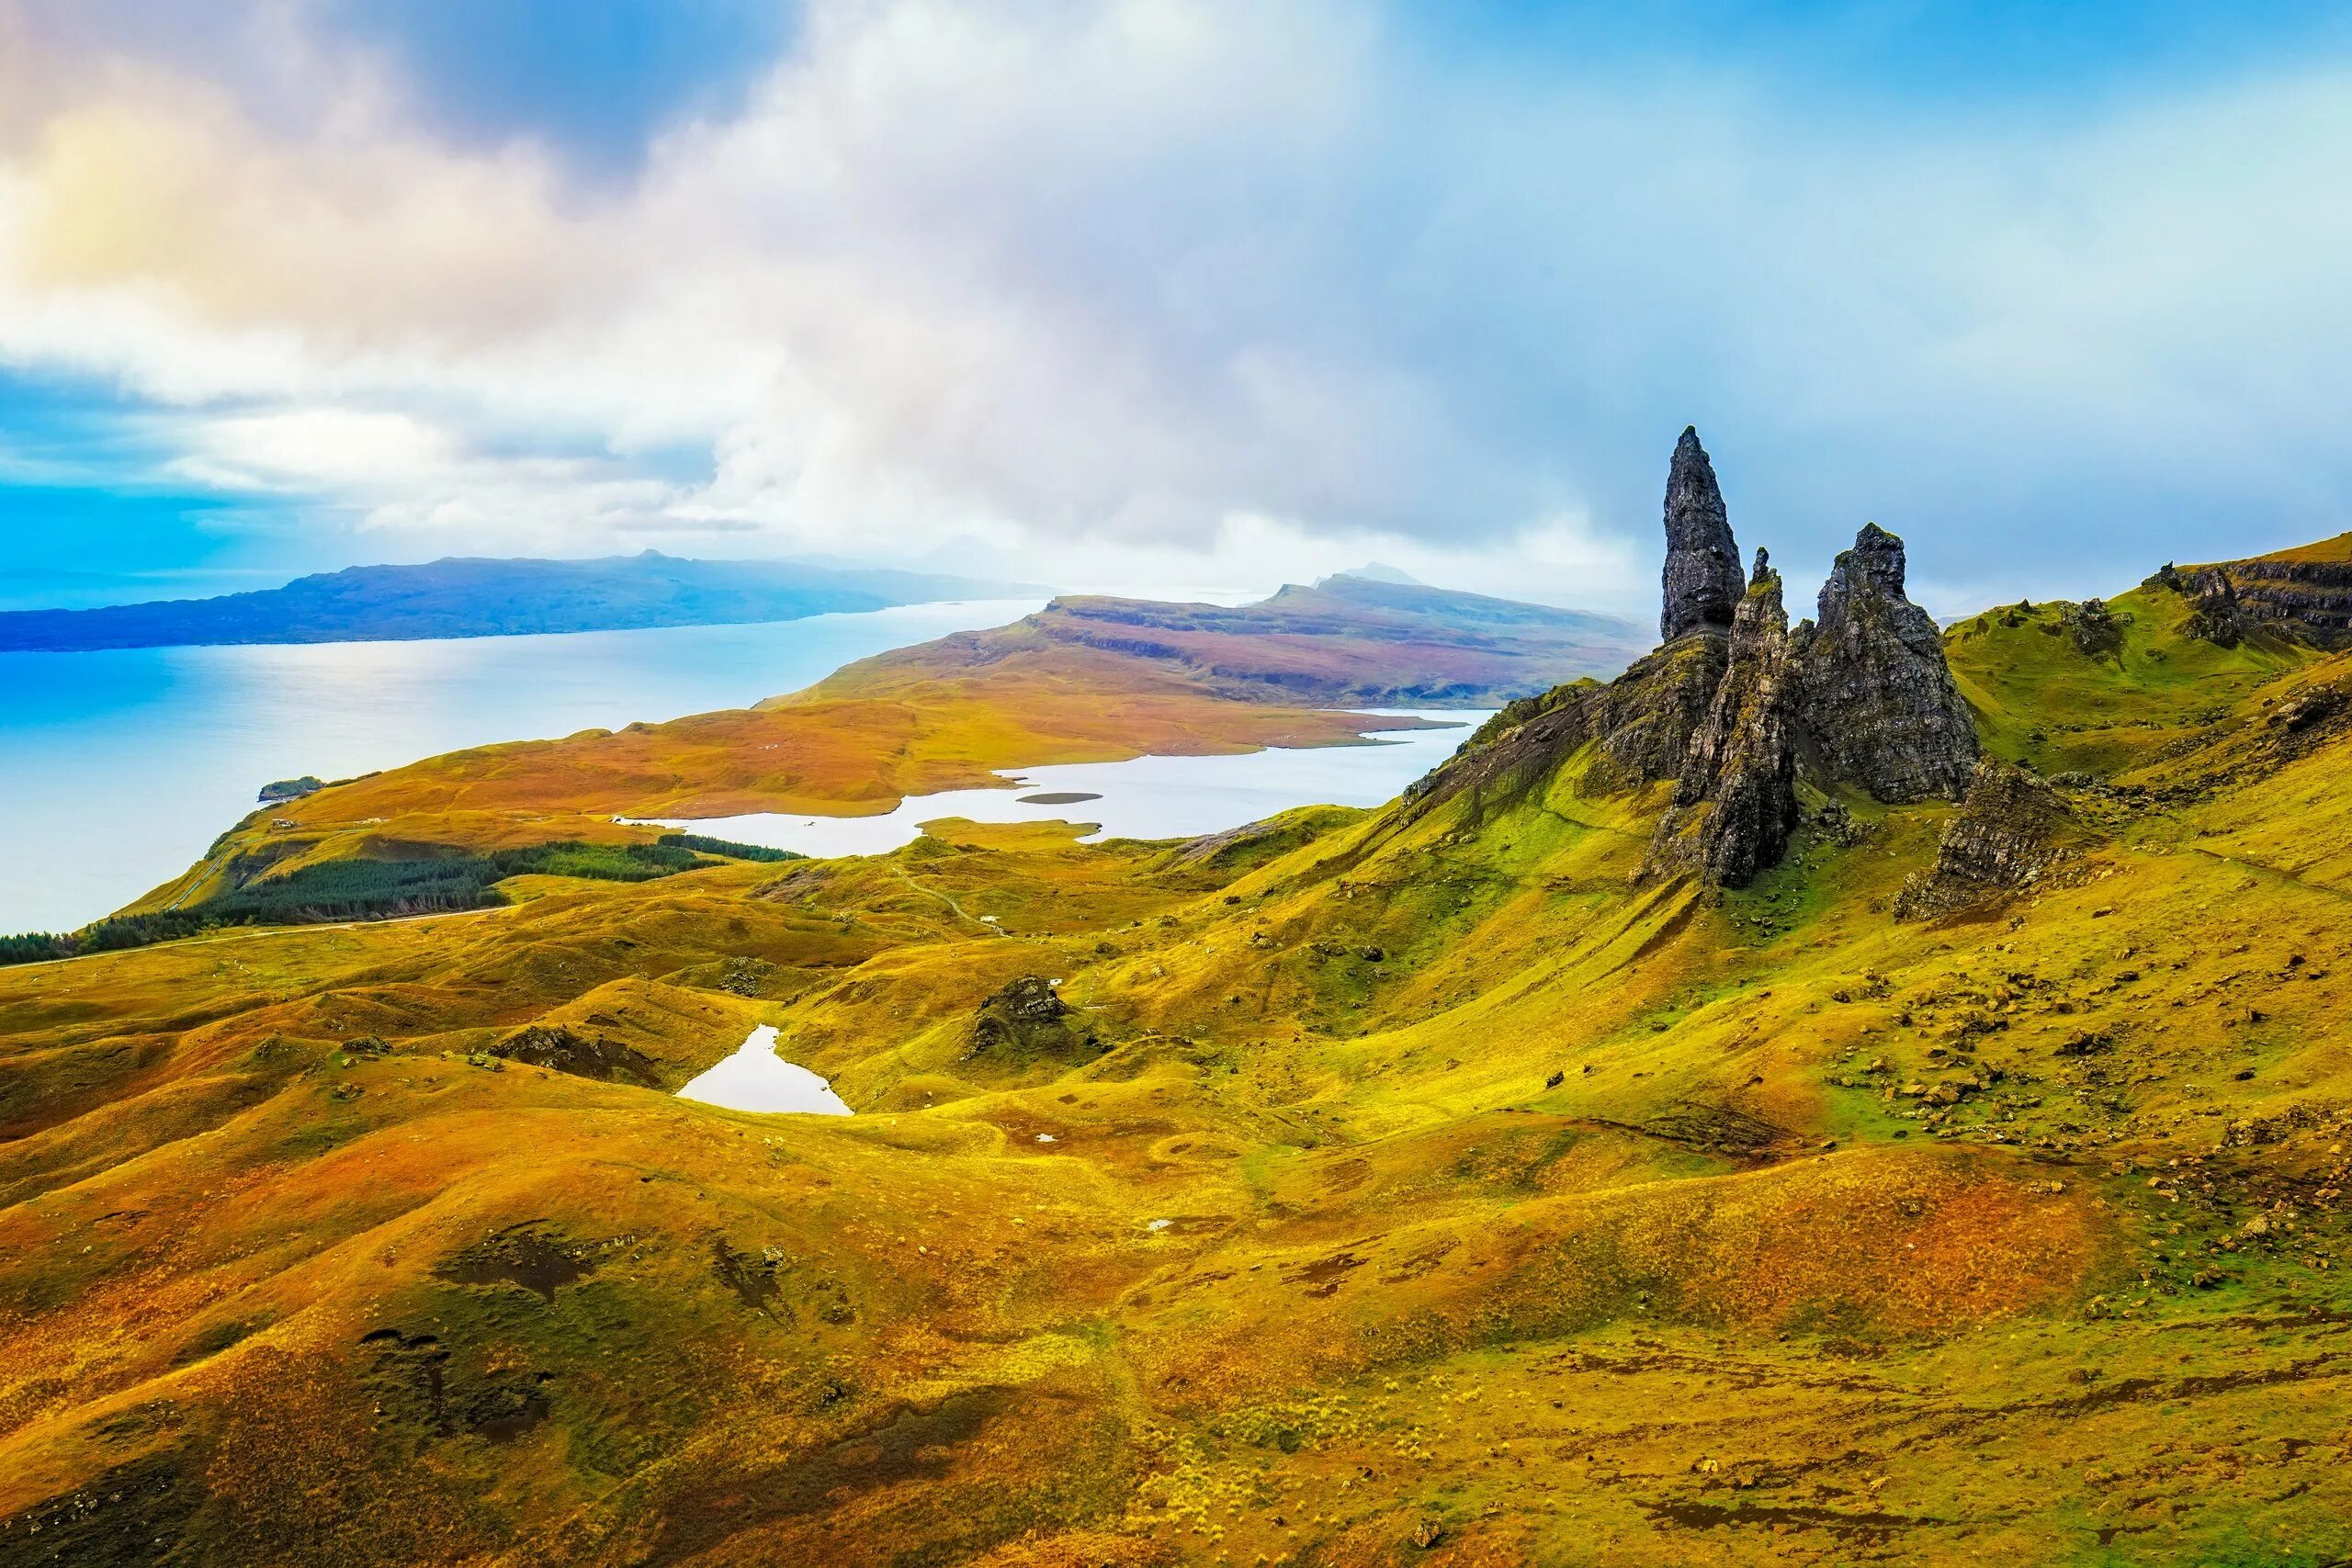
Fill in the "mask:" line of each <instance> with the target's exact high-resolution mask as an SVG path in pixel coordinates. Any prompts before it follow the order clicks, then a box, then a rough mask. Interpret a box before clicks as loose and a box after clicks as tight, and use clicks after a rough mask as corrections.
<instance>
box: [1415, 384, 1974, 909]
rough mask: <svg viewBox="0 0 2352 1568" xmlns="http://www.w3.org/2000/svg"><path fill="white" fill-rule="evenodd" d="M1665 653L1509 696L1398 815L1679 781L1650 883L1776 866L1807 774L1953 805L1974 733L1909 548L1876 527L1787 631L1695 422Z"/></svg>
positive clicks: (1677, 473) (1674, 484) (1682, 484)
mask: <svg viewBox="0 0 2352 1568" xmlns="http://www.w3.org/2000/svg"><path fill="white" fill-rule="evenodd" d="M1666 547H1667V553H1666V573H1665V582H1664V587H1665V610H1664V613H1663V614H1662V615H1661V616H1660V618H1659V622H1658V626H1659V630H1660V631H1661V632H1662V633H1663V634H1664V636H1665V638H1666V640H1665V642H1664V644H1663V645H1662V646H1661V647H1659V648H1657V649H1655V650H1653V651H1652V652H1651V653H1649V654H1648V655H1646V656H1645V657H1644V658H1642V659H1640V660H1636V661H1635V662H1634V665H1633V667H1632V668H1631V669H1629V670H1627V671H1625V673H1624V674H1623V675H1621V676H1619V677H1618V678H1617V679H1616V680H1615V681H1612V682H1608V683H1607V684H1605V685H1604V684H1602V683H1600V682H1594V681H1579V682H1573V683H1571V684H1568V685H1565V686H1558V687H1555V688H1554V689H1553V690H1551V691H1550V692H1547V693H1545V694H1544V695H1543V696H1542V697H1538V698H1530V699H1527V700H1524V701H1521V702H1518V703H1513V704H1512V705H1510V707H1508V708H1506V709H1505V710H1503V712H1501V713H1499V714H1498V715H1497V716H1495V718H1494V719H1492V720H1490V721H1489V722H1488V723H1487V725H1486V726H1485V727H1484V728H1481V729H1480V730H1479V732H1478V733H1477V734H1476V736H1474V737H1473V738H1472V739H1471V740H1470V741H1469V743H1468V744H1466V745H1464V747H1463V749H1462V750H1461V751H1460V752H1459V753H1457V754H1456V755H1455V756H1454V757H1453V759H1452V760H1450V761H1447V762H1446V763H1445V764H1444V765H1443V766H1442V767H1440V768H1439V769H1437V770H1436V771H1434V772H1433V773H1430V775H1429V776H1428V777H1426V778H1424V779H1422V780H1421V781H1420V782H1419V783H1418V784H1415V785H1414V786H1413V787H1412V788H1411V789H1409V790H1408V791H1407V792H1406V795H1405V817H1406V819H1408V820H1409V819H1412V818H1418V817H1419V816H1422V815H1425V814H1426V813H1428V812H1429V811H1430V810H1432V809H1434V808H1435V807H1437V806H1439V805H1440V804H1442V802H1445V801H1448V800H1452V799H1454V798H1457V797H1462V796H1467V797H1469V798H1470V799H1471V800H1473V801H1474V802H1475V803H1476V805H1475V807H1474V808H1473V815H1474V816H1482V815H1483V814H1484V813H1485V812H1487V811H1490V810H1495V809H1499V808H1501V807H1507V806H1509V805H1510V803H1511V802H1513V801H1515V800H1517V799H1519V798H1521V797H1522V796H1524V795H1528V794H1529V793H1531V792H1532V791H1534V790H1537V789H1539V788H1545V787H1550V786H1551V785H1552V784H1553V781H1555V779H1560V778H1561V777H1562V776H1563V772H1562V771H1563V769H1564V768H1566V767H1567V766H1568V764H1569V762H1570V760H1571V759H1575V758H1582V759H1583V761H1582V766H1581V771H1580V772H1579V773H1574V774H1571V775H1567V777H1568V782H1570V783H1571V784H1573V785H1574V787H1576V788H1577V789H1578V790H1580V791H1581V792H1583V793H1585V794H1588V795H1611V794H1620V793H1625V792H1630V791H1634V790H1639V789H1643V788H1645V787H1647V786H1649V785H1652V784H1660V783H1663V782H1666V781H1668V780H1672V781H1674V782H1675V785H1676V788H1675V795H1674V799H1673V802H1672V804H1671V805H1670V806H1669V807H1668V811H1667V814H1666V816H1665V818H1663V819H1662V820H1661V821H1660V822H1659V823H1658V825H1657V830H1656V832H1655V833H1654V835H1653V836H1652V840H1651V844H1650V853H1649V856H1648V859H1647V861H1646V862H1645V874H1650V875H1665V874H1676V873H1679V872H1691V873H1695V874H1700V875H1702V876H1704V877H1705V878H1706V879H1707V880H1709V881H1711V882H1713V883H1716V884H1718V885H1720V886H1741V885H1743V884H1745V883H1747V882H1748V881H1749V880H1751V879H1752V878H1753V877H1754V876H1755V874H1757V873H1758V871H1760V870H1762V869H1764V868H1765V867H1767V866H1770V865H1771V864H1773V863H1776V862H1777V861H1779V859H1780V858H1781V854H1782V852H1784V851H1785V850H1786V848H1787V845H1788V840H1789V835H1790V833H1791V832H1792V830H1793V829H1794V828H1795V826H1796V823H1797V821H1798V817H1799V811H1798V804H1797V798H1796V776H1797V771H1798V768H1799V765H1800V762H1801V761H1802V763H1803V765H1804V768H1805V770H1806V773H1807V776H1808V777H1809V778H1810V779H1811V780H1812V781H1813V782H1814V783H1816V784H1820V785H1821V786H1822V787H1823V789H1824V790H1825V791H1826V790H1829V789H1833V788H1835V787H1836V786H1838V785H1839V784H1853V785H1857V786H1859V787H1860V788H1863V789H1867V790H1869V791H1870V792H1871V794H1872V795H1875V796H1877V797H1878V798H1879V799H1880V800H1883V801H1886V802H1888V803H1890V804H1895V803H1903V802H1915V801H1921V800H1929V799H1939V798H1940V799H1958V798H1960V797H1961V795H1963V794H1964V793H1965V792H1966V791H1967V789H1968V786H1969V780H1970V777H1971V775H1972V773H1973V769H1974V768H1975V765H1976V759H1977V741H1976V728H1975V723H1974V720H1973V717H1972V716H1971V715H1970V713H1969V710H1968V705H1967V704H1966V703H1965V702H1963V701H1962V698H1961V695H1960V690H1959V688H1958V686H1957V685H1956V684H1955V683H1954V682H1953V680H1952V676H1951V669H1950V668H1949V667H1948V666H1947V665H1946V663H1945V661H1944V649H1943V636H1942V633H1941V632H1940V631H1939V630H1938V628H1937V626H1936V623H1935V621H1934V620H1933V618H1932V617H1930V616H1929V615H1928V613H1927V612H1926V611H1925V610H1922V609H1921V608H1920V607H1919V606H1918V605H1917V604H1913V603H1912V602H1911V601H1910V600H1909V599H1908V598H1907V597H1905V592H1904V575H1905V562H1904V550H1903V541H1902V540H1901V539H1898V538H1896V537H1895V536H1894V535H1892V534H1890V533H1888V532H1887V531H1886V530H1885V529H1883V528H1881V527H1879V526H1878V525H1876V524H1874V523H1873V524H1871V525H1868V526H1866V527H1864V528H1863V529H1862V531H1861V533H1860V536H1858V537H1857V538H1856V539H1855V541H1854V547H1853V548H1852V549H1849V550H1848V551H1846V552H1845V553H1844V554H1842V555H1840V556H1839V557H1838V562H1837V568H1836V570H1834V571H1832V572H1831V573H1830V577H1829V581H1828V582H1827V584H1826V585H1825V586H1824V587H1823V589H1822V591H1821V598H1820V620H1819V624H1818V625H1815V623H1813V622H1807V623H1805V625H1804V626H1801V627H1799V628H1798V630H1797V631H1796V633H1795V634H1793V635H1792V633H1791V632H1790V630H1789V626H1788V615H1787V613H1786V611H1785V609H1784V608H1783V607H1782V604H1781V578H1780V575H1779V574H1778V573H1777V572H1774V571H1773V570H1771V567H1770V563H1769V561H1768V560H1767V559H1766V558H1765V554H1764V552H1763V551H1761V550H1758V552H1757V553H1756V570H1755V576H1754V580H1753V581H1750V580H1749V578H1748V576H1747V574H1746V573H1743V572H1742V571H1741V570H1740V569H1739V565H1738V560H1737V557H1736V553H1735V552H1736V549H1737V546H1736V543H1735V541H1734V540H1733V537H1732V532H1731V525H1730V522H1729V520H1728V518H1727V517H1726V515H1725V513H1724V502H1723V495H1722V492H1721V491H1719V490H1718V489H1717V488H1716V484H1715V474H1714V468H1713V465H1712V464H1711V463H1710V462H1709V461H1708V459H1707V454H1706V451H1705V449H1704V448H1703V447H1702V446H1700V445H1699V436H1698V432H1697V431H1695V430H1686V431H1684V432H1683V433H1682V439H1681V440H1680V441H1679V443H1677V445H1676V446H1675V448H1674V459H1673V463H1672V465H1671V468H1670V469H1669V472H1668V479H1667V487H1666Z"/></svg>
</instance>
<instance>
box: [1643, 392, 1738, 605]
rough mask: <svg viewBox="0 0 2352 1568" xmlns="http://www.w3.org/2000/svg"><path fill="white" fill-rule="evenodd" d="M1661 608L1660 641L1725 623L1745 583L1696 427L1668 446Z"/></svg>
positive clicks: (1721, 496)
mask: <svg viewBox="0 0 2352 1568" xmlns="http://www.w3.org/2000/svg"><path fill="white" fill-rule="evenodd" d="M1665 589H1666V608H1665V610H1664V611H1663V612H1662V613H1661V614H1660V615H1659V616H1658V624H1657V635H1658V638H1659V640H1661V641H1663V642H1672V641H1673V640H1674V639H1675V638H1677V637H1682V636H1685V635H1687V634H1688V633H1691V632H1693V631H1698V630H1701V629H1702V628H1705V627H1708V626H1713V627H1717V628H1722V627H1726V626H1730V625H1731V622H1732V615H1733V613H1734V611H1736V609H1737V608H1738V605H1739V598H1740V595H1741V594H1742V593H1744V592H1747V579H1745V578H1743V577H1742V576H1740V573H1739V546H1738V544H1737V543H1736V542H1735V541H1734V540H1733V538H1732V536H1731V520H1730V518H1729V515H1728V514H1727V513H1725V512H1724V492H1723V491H1722V490H1721V488H1719V487H1718V486H1717V485H1716V483H1715V466H1714V464H1713V463H1712V462H1710V461H1709V460H1708V457H1707V449H1706V448H1705V447H1704V446H1700V445H1699V432H1698V430H1697V429H1696V427H1686V428H1685V429H1684V430H1683V432H1682V439H1680V440H1679V441H1677V442H1676V443H1675V444H1674V460H1673V462H1672V463H1671V464H1669V465H1668V468H1667V473H1666V576H1665Z"/></svg>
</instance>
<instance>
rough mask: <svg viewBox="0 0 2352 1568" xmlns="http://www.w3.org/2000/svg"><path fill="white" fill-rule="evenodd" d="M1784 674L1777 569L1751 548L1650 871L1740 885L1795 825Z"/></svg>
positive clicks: (1767, 861) (1785, 623)
mask: <svg viewBox="0 0 2352 1568" xmlns="http://www.w3.org/2000/svg"><path fill="white" fill-rule="evenodd" d="M1790 674H1791V671H1790V660H1789V616H1788V612H1787V610H1786V609H1784V608H1783V607H1782V605H1781V575H1780V573H1778V572H1776V571H1774V570H1772V569H1771V566H1770V563H1769V561H1768V560H1767V559H1766V557H1765V554H1764V552H1763V551H1762V550H1758V551H1757V552H1756V570H1755V572H1754V574H1753V575H1752V576H1751V577H1750V579H1749V581H1748V584H1747V592H1745V593H1744V594H1743V595H1742V596H1741V599H1740V604H1739V609H1738V611H1737V613H1736V615H1735V617H1734V619H1733V622H1732V630H1731V642H1730V648H1729V650H1728V657H1727V660H1726V663H1725V668H1724V676H1723V680H1722V682H1721V683H1720V684H1718V685H1717V686H1716V688H1715V694H1714V700H1713V703H1712V704H1711V705H1710V706H1709V708H1708V711H1707V721H1706V723H1705V725H1704V726H1702V728H1700V730H1699V732H1698V734H1697V735H1695V736H1693V737H1692V738H1691V746H1690V750H1689V751H1688V753H1687V754H1686V756H1685V757H1684V759H1683V765H1682V772H1681V775H1680V778H1679V781H1678V782H1677V784H1676V786H1675V792H1674V804H1673V806H1672V807H1669V808H1668V811H1667V813H1666V815H1665V816H1664V817H1662V818H1659V820H1658V825H1657V831H1656V833H1655V834H1653V836H1652V837H1651V840H1650V853H1649V862H1648V866H1647V871H1648V873H1649V874H1660V873H1668V872H1672V871H1676V870H1688V871H1694V872H1697V873H1698V874H1701V875H1702V876H1704V877H1705V878H1706V879H1707V880H1708V881H1709V882H1712V883H1713V884H1715V885H1716V886H1721V887H1744V886H1747V884H1748V883H1750V882H1752V881H1754V880H1755V877H1756V874H1757V873H1758V872H1759V871H1761V870H1763V869H1765V868H1766V867H1768V866H1771V865H1775V864H1777V863H1779V862H1780V859H1781V853H1782V852H1784V851H1786V850H1787V848H1788V844H1789V834H1790V833H1791V832H1792V831H1793V830H1794V829H1795V828H1796V825H1797V797H1796V748H1795V745H1794V741H1793V737H1792V731H1791V720H1792V697H1793V696H1794V694H1795V692H1794V687H1793V684H1792V681H1791V679H1790Z"/></svg>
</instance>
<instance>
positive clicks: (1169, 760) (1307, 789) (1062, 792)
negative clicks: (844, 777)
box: [660, 708, 1487, 859]
mask: <svg viewBox="0 0 2352 1568" xmlns="http://www.w3.org/2000/svg"><path fill="white" fill-rule="evenodd" d="M1382 718H1403V719H1422V720H1435V721H1437V722H1438V723H1440V724H1442V725H1443V726H1444V727H1445V728H1435V729H1392V730H1383V729H1382V728H1380V720H1381V719H1382ZM1486 719H1487V713H1486V712H1483V711H1476V710H1471V711H1465V710H1463V709H1460V708H1442V709H1395V708H1391V709H1375V710H1370V711H1369V712H1367V714H1366V721H1365V725H1364V734H1365V736H1366V738H1367V741H1368V743H1367V744H1364V745H1359V746H1313V747H1280V746H1276V747H1269V748H1267V749H1265V750H1259V751H1245V752H1240V753H1238V754H1235V755H1229V756H1221V757H1135V758H1131V759H1129V760H1128V761H1124V762H1070V763H1063V764H1057V765H1054V766H1048V767H1036V768H1023V769H1021V770H1020V771H1019V772H1017V773H1008V774H1006V782H1007V783H1008V784H1012V786H1014V787H1012V788H1009V789H961V790H948V791H945V792H943V793H941V794H938V795H910V796H908V797H907V798H906V799H904V800H902V801H900V802H899V805H898V807H896V809H894V810H890V811H887V812H884V813H881V814H880V815H878V816H873V817H819V816H811V815H809V814H806V813H802V812H757V813H753V814H752V815H749V816H743V817H718V818H702V819H699V820H684V819H664V820H662V821H661V823H660V825H661V826H662V827H665V828H678V829H685V830H687V831H690V832H695V833H707V834H710V835H712V836H713V837H716V838H721V839H732V840H735V841H736V842H738V843H745V844H763V845H765V846H767V847H768V848H771V849H778V850H792V851H795V852H798V853H800V854H804V855H812V856H815V857H817V858H819V859H826V858H830V857H831V856H835V855H876V854H888V853H889V852H891V851H892V850H896V849H899V848H902V847H904V846H905V845H908V844H910V843H912V842H914V841H915V840H916V839H917V838H918V837H920V836H921V835H922V825H923V824H924V823H926V822H936V821H939V820H941V819H942V818H958V817H960V818H968V819H970V820H972V821H975V822H1049V821H1056V820H1062V821H1072V822H1080V823H1083V824H1085V825H1087V827H1088V828H1089V829H1090V830H1089V831H1088V832H1087V833H1086V834H1085V835H1084V836H1085V837H1087V838H1089V839H1192V838H1198V837H1200V836H1202V835H1204V834H1208V833H1216V832H1222V831H1224V830H1225V829H1228V828H1238V827H1240V826H1242V825H1243V824H1244V823H1248V822H1256V821H1259V820H1261V819H1262V818H1268V817H1272V816H1274V815H1275V814H1276V813H1278V812H1283V811H1288V810H1290V809H1291V808H1293V807H1300V806H1383V805H1385V804H1386V803H1388V802H1389V801H1391V800H1394V799H1395V798H1396V797H1397V794H1398V792H1399V791H1401V790H1403V789H1404V787H1405V786H1406V785H1407V784H1411V783H1412V782H1413V781H1414V780H1415V779H1418V778H1419V777H1420V776H1421V775H1422V774H1423V773H1428V772H1429V771H1430V769H1431V768H1433V767H1435V766H1437V765H1438V763H1440V762H1442V761H1445V759H1446V758H1448V757H1450V756H1452V755H1453V752H1454V750H1455V749H1456V748H1457V747H1459V746H1460V745H1461V744H1462V742H1463V741H1464V739H1466V738H1467V737H1468V736H1469V734H1470V732H1471V730H1472V729H1474V728H1476V727H1477V726H1478V725H1479V724H1481V723H1483V722H1484V721H1485V720H1486Z"/></svg>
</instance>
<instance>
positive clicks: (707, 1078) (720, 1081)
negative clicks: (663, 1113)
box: [678, 1023, 853, 1116]
mask: <svg viewBox="0 0 2352 1568" xmlns="http://www.w3.org/2000/svg"><path fill="white" fill-rule="evenodd" d="M678 1098H679V1099H680V1100H700V1101H701V1102H702V1103H703V1104H705V1105H721V1106H725V1107H726V1108H727V1109H728V1110H729V1111H797V1112H800V1113H803V1114H806V1115H811V1116H848V1115H851V1114H853V1112H852V1111H850V1108H849V1106H848V1105H847V1104H846V1103H845V1102H844V1101H843V1100H842V1097H841V1096H840V1095H838V1094H835V1093H834V1092H833V1087H832V1085H831V1084H829V1083H827V1082H826V1081H825V1080H824V1079H823V1078H821V1077H818V1076H817V1075H816V1074H815V1073H812V1072H810V1071H809V1069H808V1068H806V1067H803V1066H796V1065H794V1064H793V1063H790V1062H787V1061H786V1060H785V1059H784V1058H783V1057H781V1056H779V1055H776V1054H775V1025H774V1024H768V1023H763V1024H762V1025H760V1026H759V1027H758V1028H757V1029H754V1030H753V1031H752V1032H751V1035H750V1037H749V1038H747V1039H746V1040H745V1041H744V1042H743V1043H742V1044H741V1045H739V1046H737V1047H736V1049H735V1054H734V1055H731V1056H729V1057H728V1058H727V1059H726V1060H725V1061H723V1062H720V1063H719V1064H718V1066H714V1067H711V1068H709V1069H708V1070H707V1071H705V1072H704V1073H702V1074H701V1075H700V1076H698V1077H695V1079H693V1081H691V1082H689V1083H688V1084H687V1085H686V1087H685V1088H684V1089H680V1090H679V1091H678Z"/></svg>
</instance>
